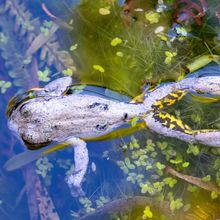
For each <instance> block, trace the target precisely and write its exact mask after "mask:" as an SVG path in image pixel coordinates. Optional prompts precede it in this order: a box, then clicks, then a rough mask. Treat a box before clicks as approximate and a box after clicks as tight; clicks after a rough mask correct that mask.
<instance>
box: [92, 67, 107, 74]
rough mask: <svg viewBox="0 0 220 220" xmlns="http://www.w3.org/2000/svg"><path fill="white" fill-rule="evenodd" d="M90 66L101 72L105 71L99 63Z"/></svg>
mask: <svg viewBox="0 0 220 220" xmlns="http://www.w3.org/2000/svg"><path fill="white" fill-rule="evenodd" d="M92 67H93V69H94V70H98V71H99V72H101V73H104V72H105V69H104V68H103V67H102V66H100V65H93V66H92Z"/></svg>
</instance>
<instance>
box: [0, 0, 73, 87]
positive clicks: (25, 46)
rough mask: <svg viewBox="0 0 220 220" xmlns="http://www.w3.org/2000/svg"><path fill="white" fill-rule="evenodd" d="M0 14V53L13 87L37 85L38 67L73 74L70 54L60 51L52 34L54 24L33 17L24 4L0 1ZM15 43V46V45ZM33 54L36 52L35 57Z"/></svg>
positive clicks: (10, 0) (7, 0) (56, 28)
mask: <svg viewBox="0 0 220 220" xmlns="http://www.w3.org/2000/svg"><path fill="white" fill-rule="evenodd" d="M0 12H1V13H0V17H1V19H0V20H1V22H0V28H1V36H2V37H1V39H2V40H1V44H0V51H1V55H2V57H3V59H4V60H5V66H6V67H7V69H8V70H9V76H10V77H11V78H14V84H15V85H16V86H19V87H21V86H24V85H27V84H29V85H31V84H32V86H37V84H38V77H37V75H40V80H42V77H43V75H42V74H40V73H41V72H38V71H39V68H41V66H45V68H47V67H50V68H52V66H53V67H55V68H56V70H57V71H59V72H60V73H62V71H63V70H65V69H67V68H69V69H71V70H72V71H73V72H75V65H74V62H73V59H72V57H71V56H70V53H69V52H68V51H67V50H64V49H61V47H60V44H59V42H58V41H57V39H56V36H55V34H54V33H55V32H56V31H57V30H58V28H59V26H58V25H57V24H55V23H54V22H52V21H50V22H48V21H41V20H40V19H39V18H35V16H34V15H32V14H31V13H30V11H29V10H28V9H27V7H26V6H25V3H22V2H21V1H18V0H13V1H12V0H5V1H2V2H1V4H0ZM18 41H19V45H17V44H16V42H18ZM15 45H16V46H15ZM18 47H19V48H18ZM37 51H40V52H39V56H38V54H36V52H37ZM37 73H38V74H37ZM30 79H32V80H30ZM33 79H34V80H33ZM43 81H45V79H44V80H43ZM30 83H31V84H30Z"/></svg>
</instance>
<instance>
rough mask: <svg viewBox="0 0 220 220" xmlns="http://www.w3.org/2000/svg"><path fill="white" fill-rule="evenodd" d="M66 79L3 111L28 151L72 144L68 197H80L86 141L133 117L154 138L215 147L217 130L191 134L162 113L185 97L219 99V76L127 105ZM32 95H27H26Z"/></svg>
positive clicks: (148, 93)
mask: <svg viewBox="0 0 220 220" xmlns="http://www.w3.org/2000/svg"><path fill="white" fill-rule="evenodd" d="M72 85H73V80H72V78H71V77H68V76H66V77H61V78H58V79H55V80H53V81H52V82H50V83H49V84H47V85H46V86H44V87H42V88H38V89H34V90H31V91H30V92H29V93H28V94H29V95H28V97H25V98H19V97H18V96H15V97H14V98H12V100H11V101H10V102H9V105H8V109H7V116H8V126H9V128H10V129H11V130H12V131H14V132H15V133H16V134H17V135H18V136H19V137H20V139H21V140H22V142H23V143H24V144H25V145H26V146H27V148H28V149H29V150H37V149H41V148H43V147H45V146H48V145H49V144H51V143H54V142H59V143H68V144H69V145H72V146H73V150H74V164H75V170H74V172H73V173H72V174H70V175H69V176H68V178H67V180H66V182H67V184H68V186H69V188H70V190H71V194H72V196H74V197H76V196H79V195H84V191H83V189H82V183H83V179H84V177H85V175H86V172H87V167H88V164H89V155H88V149H87V142H88V141H90V140H99V139H102V137H106V135H107V136H108V134H110V133H111V132H114V131H115V130H117V129H118V128H120V127H121V126H123V125H125V124H126V125H129V124H131V121H132V120H133V119H134V118H138V119H139V120H140V121H142V122H143V123H144V125H145V126H144V127H146V128H148V129H149V130H151V131H152V132H156V133H158V134H161V135H164V136H167V137H173V138H177V139H180V140H182V141H185V142H188V143H192V144H203V145H208V146H212V147H220V131H219V130H216V129H204V130H193V129H191V128H190V127H189V126H188V125H187V124H185V123H184V122H183V121H182V120H181V119H177V118H175V117H174V116H173V115H171V114H168V113H166V112H165V109H166V108H169V107H170V106H171V105H173V104H174V103H176V102H177V101H180V100H181V99H182V98H183V97H184V96H185V95H186V94H188V93H192V92H195V93H205V94H209V95H211V96H213V97H214V98H213V99H214V100H215V101H218V99H217V98H216V99H215V97H217V96H219V95H220V76H219V75H211V76H209V75H202V76H193V77H185V78H183V79H182V80H179V81H176V82H170V83H163V84H161V85H158V86H155V87H153V88H152V87H147V88H145V89H143V91H142V93H141V95H140V96H138V97H136V98H135V99H133V100H131V101H130V102H125V101H118V100H111V99H107V98H105V97H100V96H96V95H91V94H81V93H73V92H71V88H72ZM30 94H31V95H30Z"/></svg>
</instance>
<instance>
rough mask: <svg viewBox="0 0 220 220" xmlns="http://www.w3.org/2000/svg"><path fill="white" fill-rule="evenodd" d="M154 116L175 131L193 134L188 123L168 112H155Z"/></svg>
mask: <svg viewBox="0 0 220 220" xmlns="http://www.w3.org/2000/svg"><path fill="white" fill-rule="evenodd" d="M153 118H154V119H155V120H156V121H158V122H160V123H161V124H162V125H163V126H164V127H166V128H169V129H171V130H174V131H181V132H184V133H186V134H192V129H191V128H190V127H189V126H188V125H186V124H184V123H183V122H182V121H181V120H180V119H177V118H175V117H174V116H173V115H170V114H168V113H166V112H156V113H154V114H153Z"/></svg>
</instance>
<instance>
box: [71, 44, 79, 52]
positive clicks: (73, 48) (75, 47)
mask: <svg viewBox="0 0 220 220" xmlns="http://www.w3.org/2000/svg"><path fill="white" fill-rule="evenodd" d="M77 47H78V44H74V45H72V46H71V47H70V51H74V50H76V49H77Z"/></svg>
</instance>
